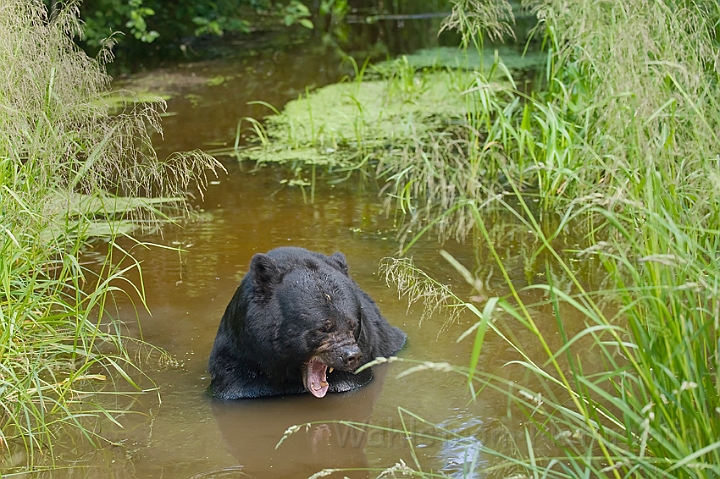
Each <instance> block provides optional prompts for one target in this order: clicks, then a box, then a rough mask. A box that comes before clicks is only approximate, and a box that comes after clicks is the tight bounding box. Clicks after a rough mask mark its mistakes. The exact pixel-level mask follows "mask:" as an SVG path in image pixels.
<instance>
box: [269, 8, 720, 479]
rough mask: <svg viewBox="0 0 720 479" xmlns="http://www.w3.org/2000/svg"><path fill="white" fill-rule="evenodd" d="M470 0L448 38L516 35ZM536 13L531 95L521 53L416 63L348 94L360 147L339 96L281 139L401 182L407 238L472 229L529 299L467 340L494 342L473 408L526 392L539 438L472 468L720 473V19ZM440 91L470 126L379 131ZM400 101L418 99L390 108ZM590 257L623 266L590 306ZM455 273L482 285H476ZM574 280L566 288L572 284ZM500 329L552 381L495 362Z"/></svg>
mask: <svg viewBox="0 0 720 479" xmlns="http://www.w3.org/2000/svg"><path fill="white" fill-rule="evenodd" d="M453 3H454V5H455V8H454V10H453V16H452V18H451V19H450V21H449V23H448V24H447V25H448V26H451V27H455V28H459V29H460V31H461V33H462V34H463V37H464V39H465V40H466V44H467V46H470V47H472V46H476V47H477V46H481V45H483V41H482V39H483V38H484V36H485V35H488V36H490V35H493V36H494V35H499V34H502V33H507V32H508V31H509V30H508V27H509V23H508V22H511V21H512V16H511V15H509V12H511V9H510V5H509V4H508V3H507V2H505V1H497V2H477V1H460V0H458V1H454V2H453ZM526 7H527V8H528V9H530V10H531V11H532V12H533V13H534V14H535V15H536V16H537V18H538V21H539V23H538V27H537V29H536V31H535V32H534V35H535V38H536V39H540V38H541V39H542V43H543V48H544V51H545V52H546V64H545V68H544V69H543V71H542V77H541V78H540V79H539V81H538V82H536V83H535V84H534V85H533V87H532V89H527V88H526V87H525V86H524V85H520V84H518V82H517V79H516V77H517V75H516V74H514V73H513V72H511V70H510V69H508V68H507V67H506V66H505V64H504V63H503V61H502V58H496V59H495V61H494V62H493V64H492V65H484V66H485V68H484V69H475V70H469V71H452V72H448V71H445V70H442V71H439V70H438V69H437V68H434V69H433V68H431V69H429V70H422V69H419V68H418V69H416V68H413V67H411V66H410V64H409V63H408V62H404V63H403V62H402V61H400V62H398V63H396V64H395V65H394V67H393V68H391V69H389V70H386V71H384V72H382V74H383V75H384V76H383V78H384V80H383V82H382V84H380V83H374V82H363V83H361V84H360V85H355V84H346V85H345V86H344V87H343V88H345V90H344V92H343V93H339V94H338V93H335V94H334V95H335V96H334V97H333V98H335V103H339V104H343V103H344V104H347V105H349V106H348V108H354V111H355V114H354V115H352V116H351V115H350V114H349V113H343V114H341V116H342V117H343V118H344V119H345V118H347V121H345V123H342V127H341V128H339V130H341V131H342V132H343V133H332V134H331V129H330V126H328V127H324V126H321V125H322V123H321V122H322V120H319V119H318V114H317V110H318V108H319V105H320V100H319V96H320V95H322V94H323V93H324V92H323V90H321V91H319V92H317V93H314V94H311V95H309V97H308V98H306V99H303V100H301V101H300V102H296V103H293V104H291V106H290V107H289V108H288V109H287V110H286V111H285V112H283V113H282V114H278V116H276V117H275V118H274V119H273V120H271V122H270V123H269V124H270V125H271V127H272V126H277V127H279V131H282V132H283V133H282V135H283V136H282V137H281V138H282V140H283V141H286V142H287V141H289V144H290V148H292V147H294V146H297V145H302V146H303V147H306V148H307V147H312V148H315V152H314V154H315V153H318V152H319V154H320V156H322V155H323V153H325V155H324V157H325V158H326V160H327V159H328V158H329V160H328V161H324V163H330V164H335V163H333V162H334V161H335V160H336V159H337V158H340V159H341V161H338V163H339V164H340V165H342V166H345V167H354V168H358V169H362V170H363V171H364V172H366V173H372V174H374V175H376V176H377V177H378V178H379V179H381V180H384V181H385V182H386V185H387V186H386V188H385V189H384V190H383V191H384V192H386V193H389V194H388V198H389V201H391V202H394V206H395V207H396V208H395V209H396V211H399V212H401V214H402V215H403V218H404V224H405V225H406V228H405V234H406V235H408V234H409V232H410V231H414V232H417V231H421V234H424V233H425V232H427V231H429V230H430V229H433V230H434V231H436V232H437V233H438V234H439V235H440V237H441V239H446V238H451V237H455V238H458V239H463V238H466V237H467V236H468V235H471V234H472V235H474V236H475V238H476V241H477V243H478V244H480V245H481V247H482V248H486V249H487V251H489V253H490V255H491V256H492V257H493V258H494V260H495V262H496V264H497V268H499V270H500V272H501V274H502V276H503V278H504V279H505V281H506V286H507V288H508V290H509V294H508V295H507V296H505V297H494V298H492V297H491V298H489V299H488V298H484V299H483V300H482V302H483V305H482V307H478V306H476V305H473V304H472V303H470V302H465V301H460V300H459V299H458V302H459V303H460V304H462V305H464V306H465V307H466V308H468V309H469V310H470V311H471V312H472V313H474V314H475V315H476V316H477V323H476V324H475V325H474V326H472V328H470V330H468V332H467V334H466V335H465V336H464V337H474V338H475V344H474V348H473V355H472V358H471V362H470V364H469V367H466V368H458V369H457V370H458V371H459V372H461V373H462V374H465V375H466V376H467V378H468V384H469V385H470V386H472V387H471V391H473V394H478V391H482V390H483V389H485V388H490V389H494V390H498V391H504V392H505V393H506V394H507V395H508V396H509V398H510V399H511V400H512V404H513V407H512V408H510V409H509V414H520V415H524V417H525V421H524V423H525V424H526V425H527V426H526V429H525V437H524V440H523V442H522V443H515V444H513V445H512V446H510V448H509V449H507V448H506V449H503V448H501V447H500V446H497V447H495V446H494V445H493V444H485V449H483V452H482V454H483V455H484V456H485V457H486V458H491V459H492V460H491V461H490V462H489V464H488V463H486V462H482V461H481V462H479V463H477V464H474V465H473V466H472V467H478V468H480V467H483V468H485V469H486V472H489V473H491V474H496V475H497V476H498V477H506V476H513V477H557V478H566V477H615V478H620V477H717V476H718V475H720V440H718V438H720V378H719V377H718V371H720V351H719V349H718V348H719V345H720V324H718V318H720V302H718V300H717V298H718V296H719V295H720V263H718V258H717V251H718V247H719V246H720V221H718V220H719V219H720V197H719V196H718V194H719V192H720V188H718V182H719V181H720V174H719V173H718V171H719V170H718V166H719V165H718V158H719V157H718V145H719V144H720V142H719V141H718V133H719V132H720V129H719V127H720V113H719V112H720V108H719V107H720V105H718V98H720V85H719V83H718V80H719V78H718V74H719V71H718V67H717V65H718V60H720V58H719V57H718V45H719V43H718V39H717V37H716V33H717V25H718V24H719V23H720V7H719V6H718V4H717V3H716V2H712V1H704V0H696V1H689V2H686V1H676V0H662V1H656V2H643V1H637V0H612V1H610V2H607V1H603V2H599V1H590V2H580V1H576V0H536V1H532V2H527V5H526ZM488 12H492V14H489V13H488ZM362 76H363V75H358V76H357V77H358V82H360V81H362ZM437 79H442V80H441V81H443V82H445V84H446V85H451V86H452V87H451V88H450V87H446V88H445V89H444V90H445V91H446V92H447V93H448V94H449V95H450V96H451V97H454V99H452V100H448V103H447V104H446V106H448V108H449V109H450V113H447V111H446V112H445V113H443V111H442V109H438V110H437V113H438V115H437V116H432V115H426V116H424V117H422V116H420V115H416V116H412V117H411V116H410V114H408V116H406V117H399V116H393V114H390V113H389V114H388V115H387V116H386V117H383V119H388V120H390V121H391V123H392V124H394V125H395V126H397V125H398V123H399V124H400V125H401V128H400V130H402V133H403V134H402V135H399V134H397V132H398V129H397V128H390V127H384V128H383V127H381V128H380V130H382V131H381V132H380V133H378V132H377V131H375V130H373V129H372V128H371V127H368V125H374V124H377V123H380V122H378V120H377V118H378V116H377V115H376V116H374V117H373V116H367V117H364V116H363V114H365V113H366V112H370V111H373V112H374V111H378V110H380V111H384V110H382V108H388V110H387V111H388V112H394V111H400V112H403V111H405V112H413V114H415V113H414V112H415V110H414V109H413V108H414V106H416V105H422V104H423V102H429V98H427V97H425V96H423V95H425V94H426V93H427V92H431V91H432V88H431V87H430V86H429V85H430V84H432V82H434V81H436V80H437ZM450 79H452V80H450ZM374 81H377V80H374ZM333 88H334V90H332V91H333V92H335V91H339V88H340V87H333ZM362 88H367V89H368V90H367V91H371V89H375V90H376V91H377V93H374V97H375V98H374V99H367V98H363V97H361V96H359V95H358V94H354V93H353V92H361V91H362ZM327 91H328V92H330V91H331V90H327ZM391 92H398V95H399V96H398V97H397V98H398V99H400V102H401V103H400V104H399V105H397V106H395V105H391V104H390V103H388V99H389V98H391V97H392V95H391ZM403 95H404V96H403ZM413 95H415V96H413ZM338 96H339V97H340V99H338ZM378 99H382V100H381V101H380V102H379V103H378V101H377V100H378ZM434 108H436V106H435V104H433V103H430V105H429V106H428V110H429V111H433V109H434ZM297 109H299V110H302V111H304V112H306V114H305V117H304V120H303V121H302V122H299V123H298V124H293V122H292V120H291V117H294V116H297V117H302V114H299V113H297V112H296V110H297ZM332 118H335V117H334V116H333V117H332ZM330 123H331V125H334V124H338V125H340V124H341V123H340V122H336V120H334V119H333V120H331V121H330ZM299 124H303V125H304V127H305V128H306V130H304V131H302V130H301V128H299V127H298V125H299ZM308 126H309V128H310V129H309V130H307V128H308ZM255 127H256V130H257V132H258V134H259V135H260V136H261V137H262V139H263V140H262V141H263V145H262V147H261V149H259V150H258V151H263V150H262V148H265V151H272V153H273V154H275V153H276V152H275V151H274V150H272V148H275V147H274V146H272V145H271V143H272V142H271V141H269V139H270V140H271V139H272V136H273V134H274V133H272V131H271V132H270V133H268V132H266V131H265V130H263V129H262V127H261V126H260V125H259V124H255ZM357 132H360V133H361V134H362V133H364V134H367V135H368V136H362V135H358V134H357ZM343 134H344V135H345V136H344V137H343V136H342V135H343ZM356 135H357V136H356ZM376 140H377V141H376ZM343 148H344V152H343V153H338V152H339V151H343ZM286 153H287V154H286V155H285V158H293V154H292V152H291V151H290V150H287V152H286ZM294 158H295V159H296V160H300V161H303V162H308V161H309V162H310V163H312V162H316V163H317V161H315V160H312V159H309V156H295V157H294ZM315 158H317V155H315ZM321 163H322V162H321ZM497 212H502V214H509V215H511V216H513V217H515V219H516V222H517V223H518V224H520V225H522V226H523V227H524V228H525V231H529V232H530V233H529V234H530V235H531V236H532V237H533V238H534V241H535V244H536V251H534V252H532V254H531V256H532V257H533V258H535V259H536V260H538V264H536V265H535V267H537V268H540V269H544V270H545V272H546V274H545V275H544V276H543V277H544V278H546V279H545V280H544V282H543V283H539V284H537V283H535V282H533V281H532V280H531V281H530V283H531V284H530V285H529V286H525V291H533V290H535V291H540V292H542V294H543V295H544V298H545V303H544V304H545V305H547V306H548V307H550V308H551V310H552V314H553V316H554V317H555V318H556V323H557V331H558V334H559V335H560V338H561V339H562V343H561V345H560V346H559V347H557V346H553V342H552V341H550V340H549V339H550V338H549V337H548V334H551V333H548V332H547V331H541V330H540V329H539V328H538V327H537V325H536V324H535V322H534V319H533V314H532V313H531V311H532V310H531V308H530V306H531V305H528V304H525V303H524V302H523V299H522V298H523V294H522V292H523V291H522V290H521V289H520V286H518V285H516V284H514V283H513V282H512V281H511V279H510V275H509V274H508V273H507V267H506V264H505V257H504V256H503V255H502V254H500V253H499V252H498V247H499V245H497V244H495V242H494V241H493V239H494V238H493V236H492V235H491V231H490V224H491V221H489V218H492V217H493V214H498V213H497ZM570 228H573V229H575V230H576V231H577V230H579V231H581V232H582V237H583V244H582V245H581V249H582V251H579V252H578V251H575V252H570V251H561V250H560V249H559V248H558V247H557V245H556V243H555V241H554V240H555V238H557V237H558V236H559V235H561V234H562V233H564V232H566V231H567V230H568V229H570ZM406 238H407V239H409V240H410V241H409V243H408V244H409V245H410V247H411V246H412V244H413V240H412V238H411V237H410V236H406ZM406 250H407V248H406ZM541 252H543V254H540V253H541ZM573 255H578V257H579V258H580V259H581V260H582V262H585V263H588V262H589V263H592V264H596V265H601V266H604V268H605V270H606V271H607V273H608V275H609V281H610V283H611V286H609V287H607V286H606V287H607V290H606V291H603V292H602V293H598V292H593V291H590V290H589V289H588V286H587V281H586V280H584V279H583V276H581V275H579V273H578V270H577V267H576V266H574V264H573V263H574V261H571V259H572V260H574V259H575V258H573ZM540 258H543V259H544V264H542V261H540V260H539V259H540ZM447 259H448V260H449V261H450V262H451V263H452V264H453V265H454V266H455V267H456V268H457V269H459V270H460V271H461V272H462V273H463V275H464V276H465V277H466V278H467V279H468V281H469V282H470V283H471V285H475V282H476V280H475V278H474V276H473V274H472V273H471V272H469V271H467V270H466V269H465V268H464V267H463V266H462V265H460V264H459V263H457V262H456V261H454V260H453V259H452V258H451V257H449V256H448V257H447ZM397 265H398V266H397V267H396V268H395V269H391V270H390V272H389V273H388V274H389V275H390V277H391V278H403V280H402V285H401V287H402V288H403V289H405V288H407V289H409V294H411V296H412V292H413V290H415V291H421V292H422V295H421V296H428V295H429V296H430V297H434V296H433V295H432V294H429V293H427V288H425V287H424V286H423V287H419V286H417V285H415V284H414V283H413V280H412V275H411V274H410V273H403V272H402V271H400V270H399V269H397V268H400V267H401V266H402V267H406V266H407V265H406V264H405V263H402V262H399V263H397ZM403 265H404V266H403ZM558 275H561V276H562V277H563V278H565V281H564V282H563V284H562V285H558V284H556V283H555V282H553V278H557V277H558ZM418 281H420V280H418ZM425 283H426V282H424V283H423V284H425ZM443 297H444V298H446V293H443ZM567 308H571V309H574V310H576V311H577V312H579V313H581V315H582V316H583V317H584V318H585V325H584V327H583V328H582V330H581V331H579V332H576V331H575V330H574V329H572V328H569V327H568V325H567V324H565V323H564V322H563V311H564V310H565V309H567ZM518 327H523V328H525V329H526V330H527V331H528V332H530V333H531V334H532V336H533V338H534V340H535V341H537V342H538V343H539V344H541V345H542V347H543V350H544V352H545V357H541V358H538V357H531V355H529V354H528V353H527V352H526V350H525V348H524V347H523V345H522V343H521V342H520V341H519V340H518V339H517V338H518V336H517V335H515V334H514V333H513V331H514V330H517V328H518ZM571 331H572V332H571ZM493 333H494V334H497V335H499V336H500V337H501V338H503V339H504V340H505V341H507V343H508V345H509V346H510V347H511V348H512V349H514V350H515V351H516V353H517V361H514V362H513V363H512V364H508V365H507V370H512V371H517V367H518V366H519V367H521V368H522V369H524V370H525V372H529V373H531V376H533V377H534V380H532V381H530V382H528V383H526V384H518V383H517V382H516V381H514V380H513V378H511V377H507V376H506V375H505V373H504V372H503V371H499V372H496V371H485V370H484V369H483V368H482V365H481V361H482V355H481V353H482V344H483V339H484V338H485V336H486V334H493ZM598 365H600V366H599V367H598ZM548 451H550V452H548ZM403 466H404V469H403V470H404V472H405V473H406V474H417V475H422V473H421V472H420V471H421V467H420V464H419V463H418V464H416V466H417V469H418V470H417V471H409V470H408V469H407V467H406V465H403ZM469 475H470V474H469Z"/></svg>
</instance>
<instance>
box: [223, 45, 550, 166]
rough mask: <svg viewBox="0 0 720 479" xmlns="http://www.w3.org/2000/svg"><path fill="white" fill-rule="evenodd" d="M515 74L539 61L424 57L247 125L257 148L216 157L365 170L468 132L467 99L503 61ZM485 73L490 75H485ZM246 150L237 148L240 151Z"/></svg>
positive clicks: (363, 75) (504, 53)
mask: <svg viewBox="0 0 720 479" xmlns="http://www.w3.org/2000/svg"><path fill="white" fill-rule="evenodd" d="M499 58H502V63H503V65H505V66H506V67H507V69H508V70H511V71H512V70H526V69H534V68H537V67H538V66H539V65H540V60H539V57H538V58H535V57H532V56H523V55H521V54H520V53H519V52H517V51H516V50H514V49H513V48H510V47H500V48H496V49H492V50H491V49H488V50H487V51H485V52H484V53H483V55H482V57H481V56H480V54H479V53H477V52H467V51H465V50H460V49H457V48H435V49H432V50H420V51H418V52H417V53H415V54H413V55H409V56H403V57H401V58H398V59H395V60H393V61H388V62H383V63H380V64H378V65H376V66H374V67H371V68H370V69H369V71H367V72H366V71H364V69H363V70H360V71H358V72H357V75H356V80H354V81H346V82H341V83H337V84H332V85H329V86H326V87H323V88H320V89H317V90H315V91H312V92H306V93H305V94H303V95H301V96H300V97H299V98H298V99H297V100H294V101H291V102H289V103H288V104H287V105H286V106H285V108H284V109H283V111H282V112H280V111H278V110H276V109H275V108H273V107H272V106H271V105H266V106H268V107H269V108H270V109H271V110H272V111H273V113H274V114H273V115H271V116H268V117H267V118H266V119H265V120H264V122H262V123H261V122H259V121H258V120H256V119H253V118H245V119H243V120H241V122H240V125H239V128H238V135H240V133H241V132H242V131H243V130H247V126H248V125H249V126H250V127H251V129H252V132H253V133H252V135H251V138H250V145H249V146H246V147H241V148H238V147H234V148H229V149H222V150H216V151H214V152H212V153H213V154H216V155H217V154H227V155H231V156H235V157H237V158H238V159H239V160H254V161H257V162H259V163H262V162H272V163H292V164H294V165H295V166H298V165H300V166H301V165H320V166H325V167H329V168H333V167H339V168H357V167H361V166H363V165H366V164H368V162H372V161H374V160H382V159H383V158H387V157H388V155H393V154H395V153H397V152H398V151H400V150H402V149H403V148H407V147H408V146H409V145H418V144H431V143H433V138H432V137H433V134H435V133H437V132H441V131H446V130H447V129H448V127H451V126H453V125H458V124H466V123H467V121H466V120H467V117H468V114H473V113H474V112H473V111H471V112H468V99H467V98H466V95H465V93H466V92H467V91H468V90H469V89H471V88H472V87H473V85H474V84H475V82H476V80H477V79H478V78H479V77H481V76H484V75H487V74H488V72H490V70H491V67H492V66H493V65H497V62H498V59H499ZM481 66H482V67H484V68H481ZM238 143H239V139H238V141H236V145H237V144H238Z"/></svg>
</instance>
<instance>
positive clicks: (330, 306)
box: [209, 247, 405, 399]
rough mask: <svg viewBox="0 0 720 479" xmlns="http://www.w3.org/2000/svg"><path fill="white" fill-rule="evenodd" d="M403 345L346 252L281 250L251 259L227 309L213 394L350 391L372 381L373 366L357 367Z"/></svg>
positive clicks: (213, 359)
mask: <svg viewBox="0 0 720 479" xmlns="http://www.w3.org/2000/svg"><path fill="white" fill-rule="evenodd" d="M404 343H405V333H403V332H402V331H401V330H399V329H398V328H395V327H393V326H391V325H390V324H389V323H388V322H387V320H386V319H385V318H383V317H382V315H381V314H380V311H379V309H378V307H377V305H376V304H375V302H374V301H373V300H372V299H371V298H370V296H368V295H367V293H365V292H364V291H362V290H361V289H360V287H359V286H358V285H357V283H355V281H353V280H352V278H350V275H349V274H348V265H347V262H346V260H345V256H344V255H343V254H342V253H335V254H333V255H331V256H325V255H323V254H320V253H314V252H311V251H308V250H306V249H303V248H294V247H284V248H277V249H274V250H272V251H269V252H268V253H267V254H260V253H259V254H256V255H255V256H253V258H252V261H251V263H250V271H249V272H248V273H247V274H246V275H245V277H244V278H243V280H242V282H241V283H240V286H239V287H238V289H237V291H236V292H235V295H234V296H233V298H232V300H231V301H230V304H229V305H228V307H227V309H226V310H225V314H224V315H223V317H222V320H221V321H220V327H219V328H218V332H217V336H216V337H215V343H214V344H213V349H212V353H211V354H210V362H209V371H210V376H211V378H212V382H211V383H210V388H209V392H210V394H211V395H213V396H214V397H217V398H220V399H240V398H257V397H264V396H280V395H286V394H298V393H303V392H305V391H308V392H310V393H311V394H313V395H314V396H315V397H318V398H321V397H323V396H325V394H326V393H327V392H328V391H330V392H344V391H350V390H353V389H357V388H359V387H360V386H363V385H364V384H367V383H368V382H369V381H370V380H371V379H372V371H371V370H370V369H369V368H368V369H365V370H363V371H362V372H360V373H358V374H355V373H354V371H355V370H356V369H357V368H358V367H359V366H361V365H363V364H365V363H367V362H369V361H372V360H373V359H375V358H377V357H379V356H383V357H387V356H391V355H393V354H395V353H396V352H397V351H398V350H400V348H402V346H403V344H404Z"/></svg>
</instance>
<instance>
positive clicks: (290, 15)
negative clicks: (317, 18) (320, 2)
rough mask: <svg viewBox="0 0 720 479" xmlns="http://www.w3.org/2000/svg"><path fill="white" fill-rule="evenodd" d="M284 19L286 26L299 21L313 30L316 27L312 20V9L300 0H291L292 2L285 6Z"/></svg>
mask: <svg viewBox="0 0 720 479" xmlns="http://www.w3.org/2000/svg"><path fill="white" fill-rule="evenodd" d="M283 21H284V22H285V26H286V27H289V26H291V25H294V24H296V23H299V24H300V25H302V26H303V27H305V28H309V29H311V30H312V29H313V28H314V26H313V23H312V21H311V20H310V10H309V9H308V7H306V6H305V4H304V3H302V2H300V1H299V0H291V2H290V3H288V4H287V5H286V6H285V11H284V16H283Z"/></svg>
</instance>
